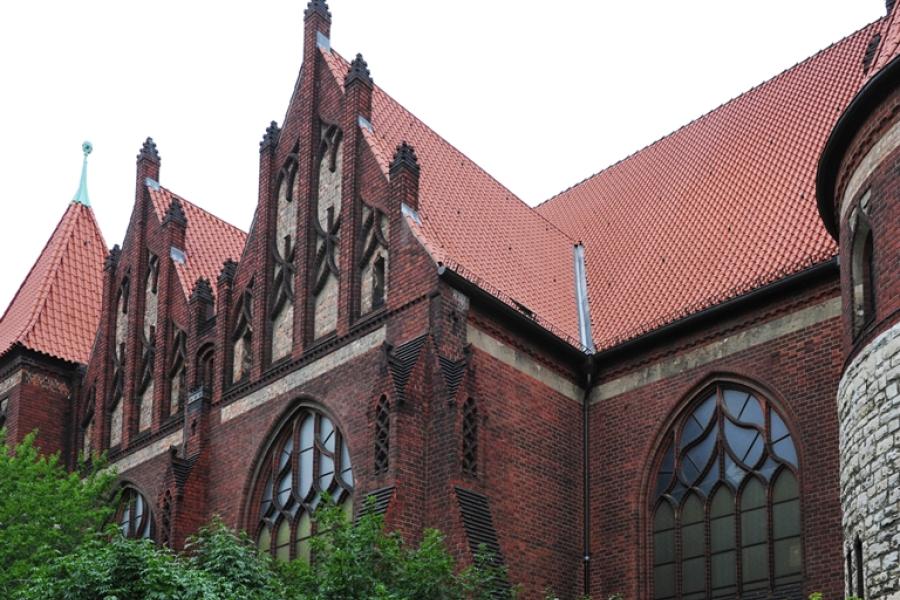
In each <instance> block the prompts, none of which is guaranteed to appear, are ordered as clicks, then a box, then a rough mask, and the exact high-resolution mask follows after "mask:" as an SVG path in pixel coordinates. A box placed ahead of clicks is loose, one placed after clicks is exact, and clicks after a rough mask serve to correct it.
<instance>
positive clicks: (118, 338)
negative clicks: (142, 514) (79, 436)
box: [109, 277, 131, 447]
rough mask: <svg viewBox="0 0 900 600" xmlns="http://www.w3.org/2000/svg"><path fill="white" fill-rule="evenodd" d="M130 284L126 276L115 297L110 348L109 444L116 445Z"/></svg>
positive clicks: (119, 417)
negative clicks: (114, 316)
mask: <svg viewBox="0 0 900 600" xmlns="http://www.w3.org/2000/svg"><path fill="white" fill-rule="evenodd" d="M130 289H131V286H130V283H129V280H128V278H127V277H126V278H125V279H124V280H123V281H122V285H121V286H120V287H119V293H118V296H117V298H116V320H115V337H114V339H113V348H112V365H113V376H112V399H111V406H110V409H109V412H110V419H109V422H110V425H109V445H110V447H116V446H118V445H119V444H121V443H122V426H123V422H122V421H123V416H122V415H123V406H122V404H123V402H122V395H123V394H124V390H125V347H126V343H127V339H128V296H129V292H130Z"/></svg>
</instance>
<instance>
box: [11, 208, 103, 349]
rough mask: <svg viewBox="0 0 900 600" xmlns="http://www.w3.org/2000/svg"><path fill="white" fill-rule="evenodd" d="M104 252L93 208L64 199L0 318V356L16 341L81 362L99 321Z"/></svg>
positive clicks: (25, 345) (24, 345)
mask: <svg viewBox="0 0 900 600" xmlns="http://www.w3.org/2000/svg"><path fill="white" fill-rule="evenodd" d="M106 252H107V250H106V243H105V242H104V241H103V235H102V234H101V233H100V227H99V226H98V225H97V221H96V220H95V218H94V213H93V211H92V210H91V209H90V208H89V207H87V206H85V205H83V204H80V203H78V202H72V203H71V204H69V207H68V208H67V209H66V212H65V213H64V214H63V217H62V219H60V221H59V224H58V225H57V226H56V229H55V230H54V231H53V235H51V236H50V239H49V240H48V241H47V244H46V246H44V249H43V250H42V251H41V254H40V256H39V257H38V259H37V261H36V262H35V263H34V266H32V267H31V271H29V273H28V276H27V277H26V278H25V281H24V282H22V285H21V287H19V291H17V292H16V295H15V296H14V297H13V299H12V302H10V304H9V306H8V307H7V309H6V312H5V313H4V314H3V317H2V318H0V356H3V355H5V354H6V353H7V352H9V351H10V350H11V349H12V348H13V347H14V346H16V345H20V346H23V347H25V348H28V349H30V350H34V351H36V352H41V353H43V354H47V355H49V356H53V357H56V358H61V359H63V360H67V361H70V362H75V363H82V364H85V363H87V361H88V358H89V356H90V353H91V347H92V346H93V343H94V336H95V334H96V332H97V325H98V323H99V322H100V309H101V299H102V295H103V261H104V259H105V257H106Z"/></svg>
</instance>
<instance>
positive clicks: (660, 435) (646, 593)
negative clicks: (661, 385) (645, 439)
mask: <svg viewBox="0 0 900 600" xmlns="http://www.w3.org/2000/svg"><path fill="white" fill-rule="evenodd" d="M728 385H734V386H736V387H739V388H746V389H747V390H749V391H751V392H752V393H753V394H754V395H756V396H757V397H759V398H760V399H762V400H764V401H765V402H766V403H767V404H768V405H769V406H770V407H771V408H772V409H773V410H774V411H775V412H776V413H778V415H779V416H780V418H781V419H782V420H783V422H784V425H785V427H786V428H787V431H788V433H789V435H790V437H791V440H792V442H793V444H794V448H795V451H796V461H797V464H796V467H793V468H790V467H788V466H786V465H785V464H782V465H780V466H778V467H777V468H776V470H775V471H774V472H773V474H772V475H771V477H770V482H769V483H768V484H766V493H767V506H768V507H771V494H772V488H773V486H774V484H775V482H776V481H777V480H778V478H779V477H780V476H781V474H782V473H783V472H784V471H785V470H789V471H790V472H791V473H792V474H793V475H794V477H795V478H796V480H797V483H798V487H799V489H800V494H799V497H800V517H801V525H800V532H801V533H800V536H801V549H802V556H803V565H802V567H801V578H802V577H803V575H804V574H805V572H806V567H805V563H806V560H807V554H806V553H807V550H808V549H807V548H806V545H805V543H804V542H803V532H804V527H803V519H804V516H805V515H804V511H803V493H802V489H803V483H802V478H803V475H802V474H803V468H804V467H803V465H804V462H805V459H804V454H805V448H804V444H803V443H802V438H801V436H800V435H799V431H798V429H797V427H796V425H795V423H797V419H796V417H795V415H794V414H793V411H792V410H791V409H790V408H789V405H788V403H787V402H785V401H784V398H783V396H782V395H781V394H779V393H778V392H777V391H776V390H775V388H774V387H772V386H771V385H769V384H767V383H765V382H763V381H761V380H760V378H758V377H750V376H746V375H743V374H738V373H735V372H730V371H712V372H710V373H708V374H706V375H705V376H703V377H702V378H700V379H699V380H698V381H697V382H696V383H694V384H693V385H691V386H690V387H689V388H688V389H687V390H686V391H685V392H683V393H682V394H681V395H680V397H679V398H678V401H677V402H676V403H675V404H674V407H673V408H672V409H671V410H670V411H669V414H668V416H667V417H666V418H665V419H664V420H663V421H662V422H661V423H660V424H659V426H657V428H656V431H655V432H654V436H653V441H652V443H651V444H650V445H649V446H648V449H647V454H646V455H645V458H644V460H643V462H642V464H643V465H644V467H643V472H642V473H641V483H640V494H639V496H638V505H639V509H638V530H639V538H638V539H639V540H641V543H640V544H639V547H638V556H637V558H638V572H639V580H640V581H641V584H640V594H641V595H642V597H647V598H652V597H653V596H652V594H653V558H654V557H653V518H654V514H655V511H656V508H657V507H658V506H659V505H660V504H661V503H662V502H663V501H662V500H661V498H656V497H655V494H654V492H655V490H654V486H655V485H656V476H657V473H658V471H659V468H660V466H661V463H662V461H663V460H664V458H665V454H666V451H667V445H668V442H669V440H670V439H672V434H673V432H674V431H675V429H676V428H677V427H678V426H679V425H680V424H681V423H682V421H683V420H684V419H685V418H687V416H688V414H690V412H691V411H693V410H694V409H696V408H697V407H698V405H699V403H701V402H702V401H703V399H704V398H706V397H707V394H709V393H711V392H712V391H714V390H715V389H716V388H717V386H728ZM766 423H767V429H770V427H771V426H770V424H768V423H769V420H768V418H767V419H766ZM765 448H766V451H767V452H768V448H769V445H768V442H767V443H766V446H765ZM715 451H717V450H714V452H715ZM780 460H783V459H780ZM754 477H755V478H757V479H759V476H758V475H756V473H755V471H754V472H749V473H748V474H747V475H746V476H745V478H744V480H743V481H742V482H741V483H740V484H739V485H738V486H737V487H736V488H732V490H731V491H732V493H733V494H734V495H735V498H736V499H739V498H740V494H741V493H742V491H743V489H744V488H745V487H746V485H747V484H748V482H749V481H750V480H751V479H752V478H754ZM702 479H703V476H701V477H700V480H702ZM697 483H700V481H698V482H697ZM723 485H725V484H724V483H723V482H722V481H721V480H720V481H719V482H718V483H716V484H715V485H714V486H713V488H712V490H711V491H710V493H709V494H708V497H707V498H706V500H705V501H704V504H705V505H708V503H710V502H711V500H712V498H713V496H714V494H715V493H716V492H717V491H718V490H719V488H720V487H721V486H723ZM729 487H730V486H729ZM693 489H694V488H690V490H689V493H688V494H686V495H685V497H684V498H682V500H681V501H679V502H678V503H677V505H675V506H674V509H675V511H676V513H677V511H678V510H679V506H680V505H682V504H683V503H684V499H686V498H687V496H688V495H689V494H690V493H691V491H693ZM735 514H736V515H737V514H738V513H737V512H736V513H735ZM736 518H737V517H736ZM707 523H708V518H707ZM771 523H772V517H771V515H769V528H768V531H769V532H770V533H771V529H772V527H771ZM769 543H770V544H772V543H773V540H771V539H770V540H769ZM707 551H708V549H707ZM736 552H737V553H738V560H740V552H741V549H740V547H736ZM769 554H770V555H771V552H769ZM676 565H677V563H676ZM771 568H772V565H771V564H770V569H771ZM707 577H709V573H707Z"/></svg>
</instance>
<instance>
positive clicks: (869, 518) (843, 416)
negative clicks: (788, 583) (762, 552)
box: [838, 324, 900, 600]
mask: <svg viewBox="0 0 900 600" xmlns="http://www.w3.org/2000/svg"><path fill="white" fill-rule="evenodd" d="M838 411H839V420H840V452H841V470H840V476H841V504H842V508H843V513H844V516H843V531H844V541H845V548H853V545H854V541H855V539H856V537H857V536H859V538H860V540H861V541H862V550H863V575H864V581H865V594H866V598H872V599H881V598H888V599H891V600H897V599H900V324H897V325H894V326H893V327H892V328H891V329H889V330H888V331H886V332H885V333H883V334H882V335H880V336H879V337H878V338H876V339H875V340H874V341H873V342H872V343H870V344H869V345H868V346H866V347H865V348H863V349H862V350H861V351H860V352H859V354H857V356H856V358H855V359H854V360H853V362H852V363H851V364H850V366H849V367H848V368H847V369H846V371H845V374H844V377H843V378H842V379H841V384H840V387H839V389H838ZM855 560H856V559H855V557H854V558H853V561H855ZM852 568H853V571H854V572H855V571H856V569H857V565H856V564H855V562H854V564H853V567H852ZM845 576H847V574H845ZM854 589H855V584H854Z"/></svg>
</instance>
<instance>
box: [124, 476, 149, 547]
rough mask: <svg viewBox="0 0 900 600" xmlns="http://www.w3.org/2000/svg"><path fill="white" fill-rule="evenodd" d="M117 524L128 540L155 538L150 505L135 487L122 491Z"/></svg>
mask: <svg viewBox="0 0 900 600" xmlns="http://www.w3.org/2000/svg"><path fill="white" fill-rule="evenodd" d="M116 524H117V525H118V526H119V531H121V532H122V535H124V536H125V537H127V538H132V539H151V538H152V537H153V516H152V515H151V514H150V505H149V504H148V503H147V499H146V498H144V495H143V494H141V493H140V492H139V491H137V490H136V489H134V488H133V487H126V488H124V489H123V490H122V496H121V498H120V499H119V508H118V510H117V511H116Z"/></svg>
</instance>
